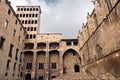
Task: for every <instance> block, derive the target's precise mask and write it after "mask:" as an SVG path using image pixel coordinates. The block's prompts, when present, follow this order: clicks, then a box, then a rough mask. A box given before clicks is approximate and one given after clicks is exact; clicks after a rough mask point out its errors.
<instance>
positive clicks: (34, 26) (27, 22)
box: [16, 6, 41, 39]
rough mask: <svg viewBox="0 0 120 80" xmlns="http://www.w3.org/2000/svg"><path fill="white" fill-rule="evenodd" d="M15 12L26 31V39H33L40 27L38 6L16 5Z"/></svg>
mask: <svg viewBox="0 0 120 80" xmlns="http://www.w3.org/2000/svg"><path fill="white" fill-rule="evenodd" d="M16 13H17V16H18V17H19V19H20V20H21V22H22V24H23V26H24V27H25V29H26V31H27V35H26V39H35V38H36V34H37V33H38V32H39V27H40V15H41V9H40V6H17V11H16Z"/></svg>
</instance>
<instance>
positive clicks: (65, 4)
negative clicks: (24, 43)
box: [9, 0, 94, 39]
mask: <svg viewBox="0 0 120 80" xmlns="http://www.w3.org/2000/svg"><path fill="white" fill-rule="evenodd" d="M9 1H10V2H11V5H12V7H13V9H14V10H15V11H16V6H31V5H32V6H35V5H37V6H38V5H39V6H40V7H41V11H42V14H41V18H40V19H41V21H40V33H62V38H63V39H72V38H77V36H78V32H79V30H80V31H81V27H82V24H83V23H86V17H87V13H88V12H89V13H91V12H92V10H93V8H94V5H93V3H92V2H91V0H9Z"/></svg>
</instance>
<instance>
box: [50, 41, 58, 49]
mask: <svg viewBox="0 0 120 80" xmlns="http://www.w3.org/2000/svg"><path fill="white" fill-rule="evenodd" d="M49 48H50V49H59V43H57V42H53V43H50V44H49Z"/></svg>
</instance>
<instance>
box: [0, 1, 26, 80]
mask: <svg viewBox="0 0 120 80" xmlns="http://www.w3.org/2000/svg"><path fill="white" fill-rule="evenodd" d="M24 35H26V31H25V30H24V27H23V25H22V23H21V22H20V20H19V19H18V18H17V17H16V13H15V12H14V10H13V8H12V7H11V5H10V2H9V1H8V0H0V80H18V79H22V74H23V70H22V69H23V67H22V66H23V53H22V51H23V45H24V41H25V36H24Z"/></svg>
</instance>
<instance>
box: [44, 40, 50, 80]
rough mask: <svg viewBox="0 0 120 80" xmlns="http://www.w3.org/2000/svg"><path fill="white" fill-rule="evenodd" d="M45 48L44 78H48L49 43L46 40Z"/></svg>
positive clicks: (46, 79)
mask: <svg viewBox="0 0 120 80" xmlns="http://www.w3.org/2000/svg"><path fill="white" fill-rule="evenodd" d="M46 44H47V45H46V49H47V51H46V69H45V70H46V71H45V72H46V76H45V80H49V43H48V42H46Z"/></svg>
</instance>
